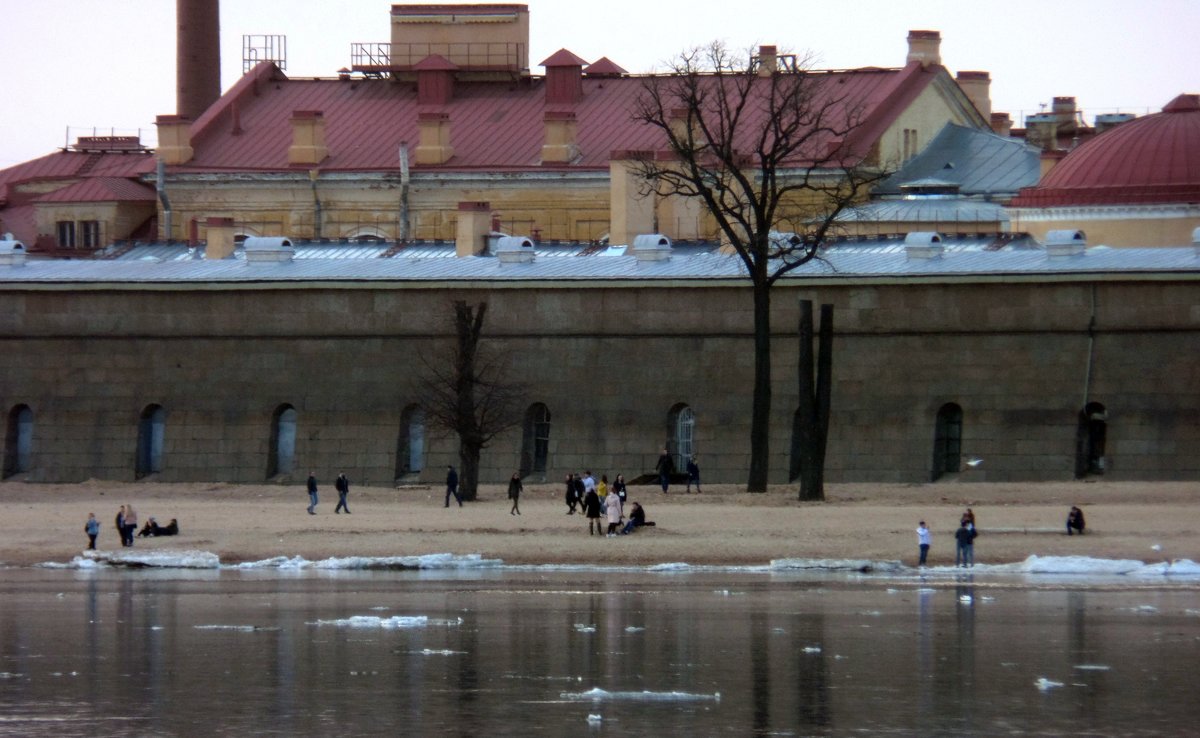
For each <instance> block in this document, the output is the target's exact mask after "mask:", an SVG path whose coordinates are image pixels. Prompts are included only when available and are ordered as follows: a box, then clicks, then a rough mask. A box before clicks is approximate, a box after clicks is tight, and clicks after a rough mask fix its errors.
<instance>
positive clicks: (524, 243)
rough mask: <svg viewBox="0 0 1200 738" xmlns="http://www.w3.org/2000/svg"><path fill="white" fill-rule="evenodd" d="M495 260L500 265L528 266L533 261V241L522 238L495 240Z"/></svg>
mask: <svg viewBox="0 0 1200 738" xmlns="http://www.w3.org/2000/svg"><path fill="white" fill-rule="evenodd" d="M496 258H497V259H499V260H500V263H501V264H529V263H531V262H532V261H533V241H531V240H529V239H528V238H525V237H524V236H501V237H500V238H498V239H496Z"/></svg>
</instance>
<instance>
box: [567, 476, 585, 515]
mask: <svg viewBox="0 0 1200 738" xmlns="http://www.w3.org/2000/svg"><path fill="white" fill-rule="evenodd" d="M571 486H572V487H573V488H574V490H575V504H576V505H578V506H579V511H580V512H583V495H584V494H585V493H586V492H587V488H586V487H585V486H584V484H583V476H582V475H580V474H579V473H578V472H576V473H575V475H574V476H572V477H571Z"/></svg>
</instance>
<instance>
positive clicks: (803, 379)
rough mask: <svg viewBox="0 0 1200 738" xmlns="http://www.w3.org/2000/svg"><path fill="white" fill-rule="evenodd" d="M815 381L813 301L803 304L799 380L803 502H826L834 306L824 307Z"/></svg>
mask: <svg viewBox="0 0 1200 738" xmlns="http://www.w3.org/2000/svg"><path fill="white" fill-rule="evenodd" d="M815 364H816V381H815V382H814V381H813V369H814V367H813V365H814V361H813V314H812V301H811V300H801V301H800V347H799V352H798V365H799V366H798V378H799V387H798V389H799V394H800V402H799V408H798V409H797V411H796V412H797V414H798V415H799V416H800V417H799V419H798V421H797V422H796V430H797V432H798V433H799V434H800V439H799V447H800V449H799V454H800V459H801V461H800V495H799V498H800V499H801V500H810V501H811V500H817V501H820V500H824V499H825V445H826V440H827V438H828V436H829V412H830V402H831V394H832V387H833V381H832V368H833V306H832V305H822V306H821V327H820V331H819V337H818V352H817V358H816V362H815Z"/></svg>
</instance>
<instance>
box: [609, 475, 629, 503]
mask: <svg viewBox="0 0 1200 738" xmlns="http://www.w3.org/2000/svg"><path fill="white" fill-rule="evenodd" d="M609 494H612V495H616V496H617V497H620V498H621V504H625V499H626V498H625V495H626V492H625V475H624V474H618V475H617V478H616V480H615V481H614V482H613V486H612V492H611V493H609Z"/></svg>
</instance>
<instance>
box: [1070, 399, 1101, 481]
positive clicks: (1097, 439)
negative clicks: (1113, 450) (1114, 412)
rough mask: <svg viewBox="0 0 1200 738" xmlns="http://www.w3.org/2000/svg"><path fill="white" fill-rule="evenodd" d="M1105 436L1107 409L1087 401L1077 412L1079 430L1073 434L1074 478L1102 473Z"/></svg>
mask: <svg viewBox="0 0 1200 738" xmlns="http://www.w3.org/2000/svg"><path fill="white" fill-rule="evenodd" d="M1107 438H1108V411H1107V410H1106V409H1105V407H1104V405H1101V404H1100V403H1098V402H1089V403H1088V404H1087V405H1084V407H1083V410H1082V411H1081V412H1080V413H1079V430H1078V432H1077V433H1076V435H1075V478H1076V479H1083V478H1084V477H1086V476H1089V475H1092V474H1103V473H1104V468H1105V466H1106V463H1105V460H1104V447H1105V444H1106V441H1107Z"/></svg>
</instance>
